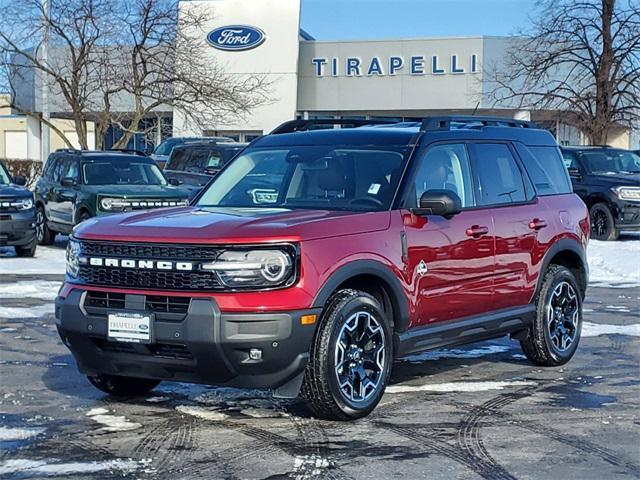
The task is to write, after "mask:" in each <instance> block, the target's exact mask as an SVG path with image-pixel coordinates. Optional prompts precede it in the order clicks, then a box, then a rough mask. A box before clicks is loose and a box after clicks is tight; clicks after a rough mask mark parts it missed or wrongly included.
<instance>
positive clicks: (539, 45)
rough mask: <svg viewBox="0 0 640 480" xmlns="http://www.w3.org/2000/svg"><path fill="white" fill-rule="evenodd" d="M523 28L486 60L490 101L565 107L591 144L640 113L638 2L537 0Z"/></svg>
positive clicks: (636, 118)
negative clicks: (500, 55) (503, 50)
mask: <svg viewBox="0 0 640 480" xmlns="http://www.w3.org/2000/svg"><path fill="white" fill-rule="evenodd" d="M537 6H538V15H537V17H536V18H535V19H533V20H532V21H533V26H532V28H531V29H530V30H529V31H525V32H522V37H521V38H518V39H515V40H514V41H513V42H512V44H511V45H510V48H509V50H508V52H507V54H506V58H505V59H504V60H503V61H502V62H500V63H499V64H497V65H491V66H485V75H486V77H487V80H488V81H489V82H491V83H492V87H491V93H490V94H491V96H492V97H493V100H494V102H495V103H496V104H500V105H502V106H512V107H514V108H530V109H537V110H555V111H561V112H565V113H564V114H563V121H565V122H566V123H568V124H573V125H574V126H576V127H577V128H578V129H579V130H581V131H582V132H583V133H584V134H585V135H586V136H587V137H588V139H589V141H590V142H591V143H592V144H604V143H606V142H607V139H608V137H609V133H610V129H611V127H612V125H614V124H618V125H621V126H624V127H632V126H634V125H635V124H637V122H638V121H639V120H640V2H638V0H540V1H539V2H538V5H537Z"/></svg>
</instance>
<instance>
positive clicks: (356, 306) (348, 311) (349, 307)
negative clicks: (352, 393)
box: [326, 295, 393, 418]
mask: <svg viewBox="0 0 640 480" xmlns="http://www.w3.org/2000/svg"><path fill="white" fill-rule="evenodd" d="M359 311H365V312H367V313H370V314H371V315H372V316H374V317H375V318H376V320H378V322H379V323H380V325H381V326H382V329H383V331H384V337H385V369H384V372H383V375H382V380H381V382H380V385H379V386H378V391H377V392H376V393H375V394H374V395H372V396H371V398H369V399H368V400H367V401H365V402H358V403H355V402H352V401H350V400H349V399H347V398H346V397H345V396H344V395H343V393H342V391H341V389H340V387H339V385H338V379H337V376H336V373H335V345H336V342H337V339H338V335H339V333H340V330H341V329H342V326H343V325H344V322H345V321H346V320H347V319H348V318H349V317H350V316H351V315H352V314H354V313H356V312H359ZM328 320H329V322H328V323H327V328H330V329H331V333H330V335H329V342H331V348H330V349H328V351H329V352H330V355H329V356H328V357H329V358H327V359H326V362H327V375H328V378H327V381H328V386H329V391H330V392H331V395H332V397H333V399H334V401H335V402H336V405H337V406H338V407H339V408H340V410H342V411H343V412H344V413H345V414H346V415H348V416H349V417H351V418H359V417H362V416H365V415H367V414H368V413H369V412H371V411H372V410H373V409H374V408H375V407H376V405H377V404H378V402H379V401H380V399H381V398H382V395H383V394H384V390H385V388H386V386H387V383H388V381H389V377H390V376H391V366H392V363H393V362H392V359H393V338H392V334H391V328H390V327H389V322H388V321H387V319H386V316H385V314H384V312H383V311H382V309H381V308H380V306H379V304H378V303H377V302H376V301H375V300H374V299H373V298H370V297H368V296H362V295H361V296H356V297H353V298H351V299H350V300H349V301H348V302H347V303H346V304H344V305H342V306H341V307H340V308H339V310H337V311H333V312H330V314H329V319H328Z"/></svg>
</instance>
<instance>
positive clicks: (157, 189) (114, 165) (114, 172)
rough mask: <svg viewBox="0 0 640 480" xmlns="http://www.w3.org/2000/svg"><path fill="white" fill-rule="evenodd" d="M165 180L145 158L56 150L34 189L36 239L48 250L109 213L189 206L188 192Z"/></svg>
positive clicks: (101, 152) (107, 153)
mask: <svg viewBox="0 0 640 480" xmlns="http://www.w3.org/2000/svg"><path fill="white" fill-rule="evenodd" d="M177 183H178V182H176V181H167V179H166V178H165V176H164V174H163V173H162V171H161V170H160V169H159V168H158V166H157V165H156V164H155V162H154V161H153V160H152V159H151V158H150V157H147V156H145V155H142V154H135V153H123V152H116V151H113V152H110V151H106V152H103V151H80V150H58V151H56V152H55V153H52V154H51V155H50V156H49V158H48V160H47V163H46V165H45V167H44V172H43V173H42V177H40V179H39V180H38V183H37V184H36V190H35V201H36V235H37V239H38V243H39V244H40V245H49V244H51V243H52V242H53V239H54V237H55V235H56V234H57V233H62V234H69V233H71V231H72V230H73V227H74V226H75V225H76V224H78V223H80V222H82V221H84V220H87V219H88V218H91V217H94V216H99V215H108V214H111V213H117V212H123V211H131V210H146V209H151V208H161V207H165V208H166V207H177V206H186V205H188V203H189V202H188V199H187V198H188V192H187V191H185V190H183V189H181V188H177V186H176V184H177Z"/></svg>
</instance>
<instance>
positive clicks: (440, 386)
mask: <svg viewBox="0 0 640 480" xmlns="http://www.w3.org/2000/svg"><path fill="white" fill-rule="evenodd" d="M533 385H537V383H536V382H530V381H526V380H514V381H511V382H499V381H487V382H448V383H431V384H426V385H390V386H388V387H387V389H386V390H385V392H386V393H407V392H443V393H449V392H485V391H487V390H504V389H505V388H507V387H529V386H533Z"/></svg>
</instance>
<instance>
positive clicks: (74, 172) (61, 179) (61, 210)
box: [50, 158, 80, 229]
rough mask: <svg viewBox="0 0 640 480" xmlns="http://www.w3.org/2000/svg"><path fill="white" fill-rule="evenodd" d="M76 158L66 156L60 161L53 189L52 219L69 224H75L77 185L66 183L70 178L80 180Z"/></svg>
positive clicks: (68, 225)
mask: <svg viewBox="0 0 640 480" xmlns="http://www.w3.org/2000/svg"><path fill="white" fill-rule="evenodd" d="M78 163H79V162H78V161H77V160H76V159H74V158H65V159H63V160H61V161H60V165H59V169H60V170H59V171H58V175H57V178H56V179H55V183H54V185H53V189H52V197H51V198H52V199H51V206H50V212H51V217H50V220H52V221H54V222H56V223H58V224H62V225H65V226H67V227H68V228H69V229H70V228H71V227H72V226H73V216H74V205H75V199H76V195H77V186H76V185H70V184H65V182H66V181H68V180H73V181H74V182H75V183H76V184H77V183H78V182H79V178H80V175H79V165H78Z"/></svg>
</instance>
